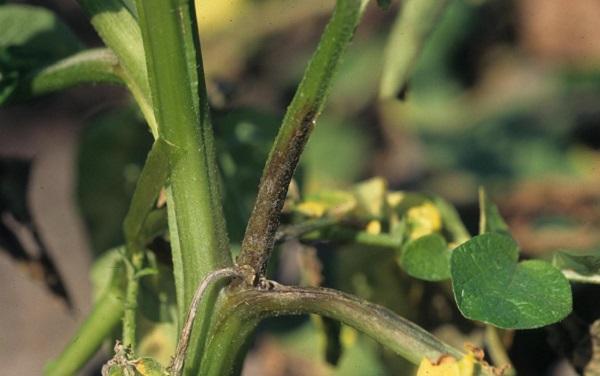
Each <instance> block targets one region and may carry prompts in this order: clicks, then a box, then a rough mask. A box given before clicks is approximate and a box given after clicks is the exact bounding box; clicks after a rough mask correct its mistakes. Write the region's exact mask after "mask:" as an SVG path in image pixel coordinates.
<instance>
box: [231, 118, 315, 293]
mask: <svg viewBox="0 0 600 376" xmlns="http://www.w3.org/2000/svg"><path fill="white" fill-rule="evenodd" d="M316 117H317V111H316V110H315V109H314V108H312V107H308V108H306V109H305V110H304V111H302V112H301V113H300V116H298V118H299V119H301V120H300V121H299V122H298V124H299V126H298V127H296V128H295V130H294V132H293V133H292V134H291V136H289V137H288V139H287V140H286V141H285V142H284V143H279V142H277V141H276V143H275V144H276V145H278V147H277V148H276V149H273V151H272V153H271V155H270V156H269V160H268V161H267V164H266V166H265V170H264V174H263V176H262V178H261V182H260V186H259V190H258V195H257V198H256V202H255V204H254V209H253V211H252V216H251V217H250V221H249V222H248V227H247V228H246V236H245V237H244V240H243V242H242V249H243V250H244V252H242V253H241V254H240V257H239V258H238V260H237V262H238V264H239V265H249V266H251V267H252V268H253V269H254V270H255V271H256V274H257V275H263V274H264V272H265V268H266V263H267V261H268V259H269V256H270V255H271V251H272V249H273V246H274V244H275V236H276V233H277V229H278V227H279V214H280V213H281V210H282V208H283V204H284V202H285V197H286V195H287V191H288V188H289V185H290V182H291V180H292V176H293V175H294V171H295V170H296V166H297V165H298V161H299V160H300V155H301V154H302V151H303V150H304V146H305V145H306V142H307V141H308V137H309V136H310V133H311V132H312V130H313V129H314V126H315V118H316ZM254 282H255V283H257V282H258V279H255V281H254Z"/></svg>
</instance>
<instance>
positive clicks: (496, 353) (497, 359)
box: [485, 325, 516, 376]
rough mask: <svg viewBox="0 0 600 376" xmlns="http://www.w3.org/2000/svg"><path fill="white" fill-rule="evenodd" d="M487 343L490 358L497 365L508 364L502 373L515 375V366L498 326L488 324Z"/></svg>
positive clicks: (504, 365) (510, 375) (506, 375)
mask: <svg viewBox="0 0 600 376" xmlns="http://www.w3.org/2000/svg"><path fill="white" fill-rule="evenodd" d="M485 344H486V347H487V349H488V352H489V354H490V358H491V359H492V362H493V363H494V365H495V366H496V367H506V366H508V368H506V369H505V371H504V373H503V374H502V375H503V376H515V375H516V373H515V368H514V366H513V365H512V363H511V361H510V358H509V357H508V354H507V353H506V349H505V348H504V344H503V343H502V339H501V338H500V333H498V328H496V327H495V326H492V325H486V327H485Z"/></svg>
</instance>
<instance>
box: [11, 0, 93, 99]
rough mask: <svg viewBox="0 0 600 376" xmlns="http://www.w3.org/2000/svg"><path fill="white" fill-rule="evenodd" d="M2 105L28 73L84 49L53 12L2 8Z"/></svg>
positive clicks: (18, 6) (28, 8)
mask: <svg viewBox="0 0 600 376" xmlns="http://www.w3.org/2000/svg"><path fill="white" fill-rule="evenodd" d="M0 25H2V33H0V104H1V103H3V102H5V101H6V100H8V99H9V98H10V96H11V95H12V94H13V93H14V92H15V90H16V88H17V86H18V84H19V80H20V79H22V78H23V77H24V76H26V75H27V74H28V73H30V72H32V71H34V70H37V69H40V68H42V67H44V66H46V65H50V64H52V63H53V62H56V61H58V60H60V59H62V58H64V57H67V56H69V55H71V54H73V53H75V52H77V51H79V50H80V49H81V48H82V44H81V43H80V42H79V40H78V39H77V38H76V37H75V36H74V35H73V34H72V33H71V31H70V30H69V28H68V27H67V26H66V25H64V24H63V23H62V22H61V21H60V20H59V19H58V18H57V17H56V16H55V15H54V14H53V13H52V12H50V11H49V10H46V9H44V8H40V7H33V6H28V5H16V4H9V5H2V6H0Z"/></svg>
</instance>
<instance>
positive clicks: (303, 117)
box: [237, 0, 367, 282]
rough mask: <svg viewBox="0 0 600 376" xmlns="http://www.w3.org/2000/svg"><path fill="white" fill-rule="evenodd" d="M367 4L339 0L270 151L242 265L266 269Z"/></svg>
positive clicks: (261, 271) (258, 271) (260, 271)
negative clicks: (297, 174)
mask: <svg viewBox="0 0 600 376" xmlns="http://www.w3.org/2000/svg"><path fill="white" fill-rule="evenodd" d="M366 3H367V1H366V0H338V1H337V3H336V7H335V10H334V13H333V16H332V17H331V20H330V21H329V23H328V24H327V27H326V28H325V31H324V33H323V35H322V37H321V40H320V42H319V45H318V47H317V50H316V51H315V53H314V55H313V57H312V59H311V61H310V63H309V64H308V67H307V68H306V71H305V73H304V77H303V78H302V81H301V82H300V85H299V87H298V89H297V90H296V94H295V95H294V98H293V99H292V102H291V104H290V106H289V107H288V109H287V112H286V114H285V117H284V119H283V123H282V125H281V128H280V129H279V133H278V134H277V137H276V139H275V143H274V144H273V147H272V148H271V152H270V153H269V158H268V160H267V163H266V165H265V168H264V171H263V174H262V177H261V182H260V186H259V189H258V195H257V197H256V202H255V203H254V209H253V210H252V214H251V216H250V219H249V221H248V226H247V227H246V233H245V235H244V239H243V241H242V248H241V252H240V256H239V258H238V260H237V261H238V264H239V265H248V266H250V267H251V268H252V269H254V271H255V272H256V274H257V275H258V276H262V275H263V274H264V272H265V268H266V263H267V261H268V259H269V256H270V254H271V251H272V249H273V245H274V242H275V236H276V232H277V228H278V227H279V215H280V213H281V209H282V208H283V203H284V200H285V196H286V195H287V191H288V186H289V184H290V181H291V179H292V176H293V174H294V171H295V169H296V166H297V165H298V161H299V160H300V155H301V153H302V151H303V149H304V146H305V145H306V142H307V141H308V137H309V136H310V133H311V132H312V130H313V128H314V126H315V122H316V120H317V118H318V117H319V115H320V113H321V111H322V110H323V107H324V105H325V100H326V99H327V94H328V91H329V88H330V87H331V83H332V81H333V76H334V73H335V71H336V70H337V68H338V66H339V62H340V58H341V56H342V54H343V52H344V51H345V49H346V47H347V46H348V44H349V43H350V41H351V39H352V36H353V35H354V30H355V29H356V27H357V25H358V22H359V20H360V18H361V15H362V13H363V10H364V6H365V5H366ZM255 282H258V279H255Z"/></svg>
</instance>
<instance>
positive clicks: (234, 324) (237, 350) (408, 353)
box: [202, 285, 464, 376]
mask: <svg viewBox="0 0 600 376" xmlns="http://www.w3.org/2000/svg"><path fill="white" fill-rule="evenodd" d="M249 308H251V309H249ZM221 312H222V316H220V320H219V322H218V323H217V324H216V325H215V328H214V329H213V333H219V335H215V336H213V337H212V338H211V342H209V344H208V347H207V351H206V353H205V358H204V360H203V362H202V374H203V375H210V376H212V375H230V374H233V373H235V372H236V369H237V367H239V360H240V359H241V356H242V355H243V354H242V352H243V348H244V345H245V344H246V340H247V338H248V336H249V335H250V333H251V332H252V330H253V329H254V327H255V326H256V325H257V324H258V322H259V321H260V320H262V319H264V318H266V317H270V316H280V315H298V314H307V313H313V314H318V315H322V316H326V317H330V318H333V319H335V320H339V321H341V322H342V323H344V324H346V325H349V326H351V327H353V328H355V329H357V330H359V331H361V332H364V333H365V334H367V335H369V336H370V337H372V338H373V339H374V340H376V341H377V342H379V343H381V344H382V345H384V346H386V347H387V348H389V349H391V350H392V351H394V352H395V353H397V354H398V355H400V356H402V357H404V358H406V359H407V360H409V361H410V362H411V363H413V364H419V363H420V362H421V360H422V359H423V358H424V357H425V358H428V359H431V360H432V361H435V360H437V359H439V358H440V357H441V356H442V355H445V354H448V355H451V356H453V357H455V358H461V357H462V356H464V353H463V352H462V351H460V350H457V349H455V348H453V347H451V346H449V345H447V344H445V343H443V342H441V341H440V340H439V339H437V338H436V337H434V336H433V335H432V334H430V333H429V332H427V331H425V330H424V329H422V328H421V327H419V326H417V325H416V324H414V323H412V322H410V321H408V320H406V319H403V318H402V317H400V316H398V315H396V314H395V313H394V312H392V311H390V310H388V309H387V308H385V307H382V306H379V305H376V304H372V303H369V302H367V301H365V300H362V299H359V298H357V297H354V296H352V295H348V294H345V293H342V292H339V291H336V290H331V289H326V288H302V287H287V286H281V285H275V287H274V288H273V289H272V290H268V291H266V290H259V289H256V288H246V289H241V290H238V291H232V292H230V293H229V294H228V295H227V296H226V298H225V299H224V303H223V306H222V310H221ZM229 332H233V333H237V334H238V335H237V336H234V337H232V338H234V339H235V341H236V342H235V343H233V344H231V347H230V348H231V349H232V350H234V351H229V352H227V353H222V352H221V353H219V352H214V351H212V350H213V349H216V348H218V347H219V346H222V345H224V344H223V343H221V341H223V340H224V339H225V338H229V336H227V335H223V333H229Z"/></svg>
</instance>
